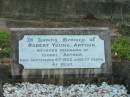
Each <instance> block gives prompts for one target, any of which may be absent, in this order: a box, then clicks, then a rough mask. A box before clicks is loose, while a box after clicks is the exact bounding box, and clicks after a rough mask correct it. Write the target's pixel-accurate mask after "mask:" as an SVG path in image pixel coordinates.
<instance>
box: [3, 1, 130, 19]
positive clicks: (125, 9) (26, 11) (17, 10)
mask: <svg viewBox="0 0 130 97" xmlns="http://www.w3.org/2000/svg"><path fill="white" fill-rule="evenodd" d="M129 11H130V1H129V0H19V1H18V0H0V16H1V17H7V18H15V19H16V18H19V19H58V20H59V19H62V20H64V19H77V18H83V19H87V18H88V19H89V18H90V19H96V18H102V19H103V18H107V19H111V18H116V19H118V18H119V19H122V17H129Z"/></svg>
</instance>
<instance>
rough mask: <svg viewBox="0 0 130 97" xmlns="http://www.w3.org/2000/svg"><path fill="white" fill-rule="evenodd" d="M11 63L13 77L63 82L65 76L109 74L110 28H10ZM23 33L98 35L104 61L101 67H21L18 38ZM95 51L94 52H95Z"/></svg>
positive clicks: (110, 70)
mask: <svg viewBox="0 0 130 97" xmlns="http://www.w3.org/2000/svg"><path fill="white" fill-rule="evenodd" d="M10 30H11V31H12V48H13V56H12V58H13V64H12V75H13V76H14V77H16V76H20V75H23V78H28V77H30V78H34V76H35V77H37V78H45V79H46V78H49V79H50V78H51V79H55V80H56V79H58V78H60V82H63V80H64V79H67V78H69V79H70V78H72V76H73V78H86V77H97V76H98V75H100V74H106V75H110V74H111V73H112V68H111V49H110V30H109V29H108V28H91V27H90V28H11V29H10ZM24 35H98V36H99V37H100V38H101V39H102V40H104V47H105V48H102V49H104V50H105V63H104V64H103V65H102V67H101V68H91V69H90V68H68V69H67V68H65V69H63V68H62V69H60V68H58V69H44V68H43V69H23V68H24V67H23V65H20V64H19V51H18V50H19V40H21V39H22V38H23V37H24ZM95 53H96V52H95Z"/></svg>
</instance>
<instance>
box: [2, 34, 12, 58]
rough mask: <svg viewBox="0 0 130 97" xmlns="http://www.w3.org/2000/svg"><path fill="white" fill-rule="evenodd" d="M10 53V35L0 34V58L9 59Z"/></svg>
mask: <svg viewBox="0 0 130 97" xmlns="http://www.w3.org/2000/svg"><path fill="white" fill-rule="evenodd" d="M10 51H11V46H10V33H9V32H0V57H9V56H10Z"/></svg>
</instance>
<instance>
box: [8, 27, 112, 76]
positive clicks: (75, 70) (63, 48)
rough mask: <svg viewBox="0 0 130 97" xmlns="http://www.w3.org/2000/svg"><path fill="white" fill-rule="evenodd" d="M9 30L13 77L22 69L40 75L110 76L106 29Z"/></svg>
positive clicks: (108, 37)
mask: <svg viewBox="0 0 130 97" xmlns="http://www.w3.org/2000/svg"><path fill="white" fill-rule="evenodd" d="M10 30H11V31H12V48H13V56H12V58H13V64H12V75H13V76H19V75H21V74H22V72H23V71H25V70H30V71H34V72H40V74H43V75H57V74H63V75H65V74H75V75H82V74H84V75H89V74H94V75H96V74H111V73H112V71H111V68H112V66H111V49H110V30H109V29H108V28H93V27H92V28H91V27H89V28H11V29H10ZM34 72H33V73H34ZM38 74H39V73H38Z"/></svg>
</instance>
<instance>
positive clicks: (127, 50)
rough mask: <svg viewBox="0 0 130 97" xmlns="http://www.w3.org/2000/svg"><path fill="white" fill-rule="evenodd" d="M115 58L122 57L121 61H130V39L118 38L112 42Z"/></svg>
mask: <svg viewBox="0 0 130 97" xmlns="http://www.w3.org/2000/svg"><path fill="white" fill-rule="evenodd" d="M112 54H113V56H118V57H120V59H121V60H130V37H126V36H122V37H118V38H117V39H115V40H114V41H113V42H112Z"/></svg>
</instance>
